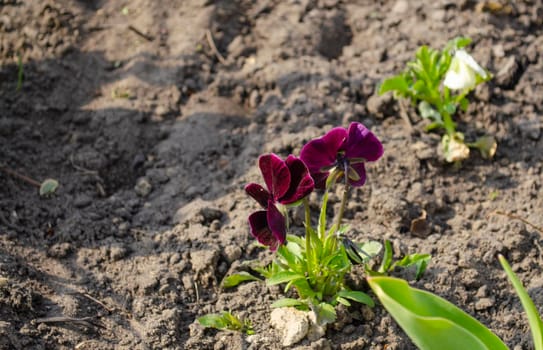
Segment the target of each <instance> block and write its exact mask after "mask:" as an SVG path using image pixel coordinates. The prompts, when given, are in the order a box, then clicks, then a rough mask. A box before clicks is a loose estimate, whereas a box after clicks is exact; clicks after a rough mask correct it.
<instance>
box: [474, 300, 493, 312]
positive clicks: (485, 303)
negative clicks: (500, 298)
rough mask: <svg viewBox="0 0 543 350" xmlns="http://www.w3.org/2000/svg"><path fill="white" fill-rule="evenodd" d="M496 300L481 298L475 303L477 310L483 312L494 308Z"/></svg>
mask: <svg viewBox="0 0 543 350" xmlns="http://www.w3.org/2000/svg"><path fill="white" fill-rule="evenodd" d="M494 302H495V301H494V298H481V299H479V300H477V301H476V302H475V310H478V311H481V310H485V309H488V308H490V307H492V306H494Z"/></svg>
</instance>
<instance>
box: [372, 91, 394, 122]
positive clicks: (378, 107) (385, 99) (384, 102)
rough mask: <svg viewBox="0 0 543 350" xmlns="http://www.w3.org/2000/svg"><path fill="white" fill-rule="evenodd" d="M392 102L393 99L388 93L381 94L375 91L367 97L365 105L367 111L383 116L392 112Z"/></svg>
mask: <svg viewBox="0 0 543 350" xmlns="http://www.w3.org/2000/svg"><path fill="white" fill-rule="evenodd" d="M392 103H393V100H392V95H391V94H390V93H388V94H386V95H382V96H380V95H379V94H377V93H375V94H373V95H372V96H371V97H370V98H369V99H368V101H367V103H366V107H367V108H368V112H369V113H371V114H374V115H375V116H377V117H381V118H384V117H386V116H387V115H389V114H392Z"/></svg>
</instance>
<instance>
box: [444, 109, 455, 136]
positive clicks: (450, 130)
mask: <svg viewBox="0 0 543 350" xmlns="http://www.w3.org/2000/svg"><path fill="white" fill-rule="evenodd" d="M441 115H442V116H443V126H444V127H445V131H447V135H449V136H451V137H452V136H453V135H454V130H455V125H454V121H453V120H452V117H451V115H450V114H449V113H448V112H447V111H445V109H444V108H442V109H441Z"/></svg>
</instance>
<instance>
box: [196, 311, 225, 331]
mask: <svg viewBox="0 0 543 350" xmlns="http://www.w3.org/2000/svg"><path fill="white" fill-rule="evenodd" d="M197 320H198V322H199V323H200V324H201V325H202V326H204V327H210V328H217V329H224V328H226V326H227V325H228V322H227V321H226V319H225V318H224V317H223V315H220V314H209V315H204V316H202V317H198V319H197Z"/></svg>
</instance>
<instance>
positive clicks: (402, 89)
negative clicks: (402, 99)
mask: <svg viewBox="0 0 543 350" xmlns="http://www.w3.org/2000/svg"><path fill="white" fill-rule="evenodd" d="M388 91H397V92H398V93H400V94H406V93H408V92H409V85H408V84H407V81H405V78H404V77H403V75H401V74H400V75H396V76H394V77H392V78H388V79H385V80H384V81H383V83H382V84H381V86H380V87H379V95H382V94H384V93H386V92H388Z"/></svg>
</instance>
